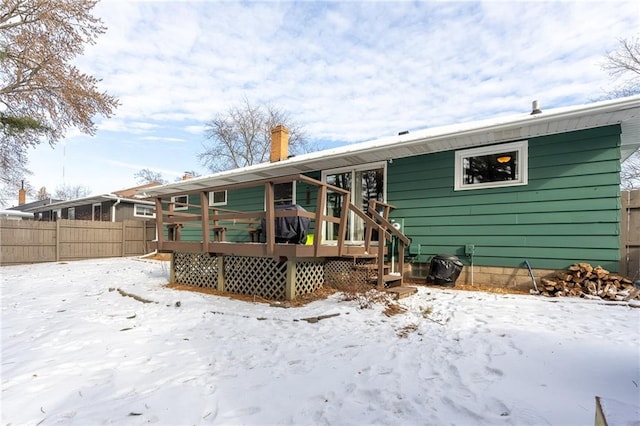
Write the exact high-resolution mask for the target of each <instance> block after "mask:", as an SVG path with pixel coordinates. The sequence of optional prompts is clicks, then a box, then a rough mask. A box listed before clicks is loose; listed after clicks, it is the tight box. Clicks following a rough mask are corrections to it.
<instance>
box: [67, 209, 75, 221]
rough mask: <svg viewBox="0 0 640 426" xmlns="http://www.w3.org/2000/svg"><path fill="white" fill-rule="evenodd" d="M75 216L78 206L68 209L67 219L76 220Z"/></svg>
mask: <svg viewBox="0 0 640 426" xmlns="http://www.w3.org/2000/svg"><path fill="white" fill-rule="evenodd" d="M75 218H76V208H75V207H69V208H68V209H67V219H69V220H74V219H75Z"/></svg>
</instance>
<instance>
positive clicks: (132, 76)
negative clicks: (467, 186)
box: [14, 0, 640, 204]
mask: <svg viewBox="0 0 640 426" xmlns="http://www.w3.org/2000/svg"><path fill="white" fill-rule="evenodd" d="M94 12H95V15H96V16H98V17H100V18H101V19H102V20H103V22H104V24H105V25H106V27H107V28H108V30H107V32H106V33H105V34H103V35H101V36H100V38H99V39H98V41H97V43H96V44H95V45H90V46H87V48H86V51H85V54H84V55H83V56H82V57H79V58H77V60H76V63H77V66H78V67H79V68H80V70H81V71H83V72H85V73H88V74H91V75H94V76H95V77H97V78H99V79H100V80H101V82H100V84H99V89H100V90H105V91H107V92H108V93H110V94H112V95H115V96H117V97H118V98H119V99H120V102H121V105H120V107H119V108H118V109H117V111H116V113H115V115H114V116H113V117H111V118H109V119H103V118H101V117H96V123H97V128H98V131H97V133H96V134H95V135H94V136H88V135H84V134H81V133H80V132H78V131H76V130H74V129H71V130H70V131H69V132H68V133H67V136H66V138H65V139H64V141H62V142H61V143H59V144H58V145H57V146H56V147H54V148H52V147H50V146H49V145H48V144H43V145H40V146H39V147H38V148H37V149H35V150H33V151H32V152H31V153H30V163H29V168H30V169H31V170H32V171H33V175H32V176H31V177H30V178H29V179H28V180H29V182H30V183H31V185H32V186H33V187H34V188H35V189H36V190H37V189H39V188H41V187H43V186H44V187H45V188H46V189H47V190H48V192H50V193H53V192H54V190H55V189H56V188H57V187H60V186H62V185H71V186H75V185H82V186H84V187H87V188H88V189H89V190H90V191H89V192H90V193H91V194H103V193H109V192H112V191H115V190H119V189H123V188H128V187H132V186H135V185H136V180H135V178H134V174H135V173H136V172H137V171H139V170H141V169H145V168H147V169H151V170H152V171H155V172H159V173H161V174H162V175H163V177H164V178H165V179H166V180H168V181H174V180H176V179H178V178H180V177H181V176H182V174H183V173H184V172H185V171H191V170H193V171H196V172H197V173H199V174H209V173H210V172H209V171H208V170H207V169H206V168H205V167H204V166H203V165H202V164H201V162H200V160H199V159H198V154H200V153H201V152H203V150H204V144H206V138H205V134H204V126H205V123H206V122H207V121H208V120H211V119H212V118H213V117H215V116H216V115H217V114H222V113H224V112H225V111H227V110H228V109H229V108H230V107H232V106H235V105H238V104H239V103H241V102H242V100H243V99H248V100H249V101H250V102H252V103H254V104H263V103H269V104H272V105H274V106H276V107H278V108H280V109H282V110H283V111H285V112H287V113H289V114H290V116H291V117H292V118H293V120H294V121H296V122H297V123H298V124H299V125H300V126H301V127H303V128H304V129H305V131H306V132H307V134H308V136H309V138H310V140H311V142H312V143H313V145H315V146H316V147H317V148H319V149H324V148H334V147H337V146H342V145H345V144H350V143H355V142H362V141H366V140H372V139H376V138H380V137H385V136H390V135H395V134H397V133H398V132H400V131H405V130H418V129H424V128H430V127H438V126H443V125H448V124H453V123H460V122H468V121H473V120H478V119H483V118H490V117H496V116H501V115H511V114H514V113H528V112H530V110H531V103H532V101H533V100H538V101H539V103H540V107H541V108H542V109H543V110H544V109H545V108H546V109H549V108H554V107H560V106H570V105H581V104H585V103H589V102H591V101H594V100H597V99H598V98H600V97H602V96H603V95H604V93H605V92H606V91H607V90H611V89H613V88H614V87H615V85H616V84H617V83H619V82H616V81H615V80H613V79H612V78H611V77H610V76H609V75H608V74H607V72H606V71H604V70H603V69H602V68H601V65H602V62H603V60H604V56H605V55H606V54H607V52H610V51H612V50H614V49H615V48H616V47H617V46H618V43H619V41H618V40H619V39H621V38H627V39H629V38H631V37H634V36H637V35H638V32H639V28H640V3H638V2H623V1H606V2H597V1H586V2H578V1H575V2H573V1H571V2H564V1H563V2H519V1H510V2H504V1H489V2H466V1H465V2H448V1H440V2H432V1H414V2H412V1H389V2H380V1H300V2H275V1H264V2H253V1H245V2H219V1H160V0H155V1H131V0H102V1H100V3H98V5H97V6H96V8H95V10H94ZM16 199H17V196H16ZM16 202H17V201H16ZM14 204H15V203H14Z"/></svg>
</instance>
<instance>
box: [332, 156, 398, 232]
mask: <svg viewBox="0 0 640 426" xmlns="http://www.w3.org/2000/svg"><path fill="white" fill-rule="evenodd" d="M385 175H386V163H384V162H383V163H376V164H367V165H363V166H359V167H350V168H341V169H335V170H327V171H325V172H323V173H322V179H323V181H324V182H326V183H328V184H330V185H333V186H336V187H338V188H342V189H345V190H347V191H350V194H351V199H350V202H351V204H353V205H354V206H355V207H357V208H359V209H360V210H362V211H363V212H365V213H366V212H367V210H368V209H369V203H370V202H371V200H377V201H384V200H385V198H386V184H385ZM342 209H343V202H342V196H340V194H338V193H336V192H333V191H330V190H329V191H327V214H328V215H329V216H334V217H340V215H341V214H342ZM339 232H340V229H339V225H338V224H334V223H327V224H326V226H325V229H324V240H325V241H328V242H329V241H336V240H337V239H338V235H339ZM346 238H347V240H348V241H351V242H361V241H363V240H364V221H363V220H362V219H361V218H360V217H358V216H356V215H355V214H354V213H353V212H350V216H349V224H348V227H347V233H346Z"/></svg>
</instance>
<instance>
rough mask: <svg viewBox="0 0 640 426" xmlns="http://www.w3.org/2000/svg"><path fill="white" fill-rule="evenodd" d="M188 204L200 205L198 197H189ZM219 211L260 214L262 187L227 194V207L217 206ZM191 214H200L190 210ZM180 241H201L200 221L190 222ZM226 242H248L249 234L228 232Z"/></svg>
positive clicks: (234, 231)
mask: <svg viewBox="0 0 640 426" xmlns="http://www.w3.org/2000/svg"><path fill="white" fill-rule="evenodd" d="M189 204H194V205H200V195H198V194H191V195H189ZM217 207H219V208H221V209H228V210H238V211H246V212H261V211H263V210H264V186H257V187H255V188H246V189H237V190H234V191H228V192H227V205H225V206H217ZM188 211H189V212H192V213H197V214H200V209H196V208H190V209H189V210H188ZM180 239H181V241H202V228H201V223H200V221H194V222H190V224H189V225H187V226H185V227H184V228H183V229H182V232H181V238H180ZM227 241H233V242H248V241H249V234H248V233H247V232H246V231H242V230H229V231H228V232H227Z"/></svg>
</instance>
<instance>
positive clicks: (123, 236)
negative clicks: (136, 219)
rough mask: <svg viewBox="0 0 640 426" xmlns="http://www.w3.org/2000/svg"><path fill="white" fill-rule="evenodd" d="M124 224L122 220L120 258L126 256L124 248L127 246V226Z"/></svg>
mask: <svg viewBox="0 0 640 426" xmlns="http://www.w3.org/2000/svg"><path fill="white" fill-rule="evenodd" d="M125 223H126V222H125V221H124V220H123V221H122V256H120V257H125V256H126V249H125V247H126V246H127V234H126V232H127V225H126V224H125Z"/></svg>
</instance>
